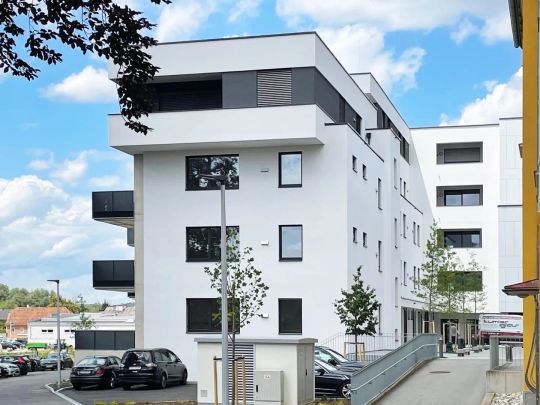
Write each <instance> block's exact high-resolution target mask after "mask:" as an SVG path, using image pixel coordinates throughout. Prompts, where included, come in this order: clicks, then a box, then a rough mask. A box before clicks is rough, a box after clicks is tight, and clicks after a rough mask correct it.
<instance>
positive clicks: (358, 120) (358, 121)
mask: <svg viewBox="0 0 540 405" xmlns="http://www.w3.org/2000/svg"><path fill="white" fill-rule="evenodd" d="M354 129H356V132H358V133H359V134H361V133H362V117H361V116H360V115H358V114H356V116H355V118H354Z"/></svg>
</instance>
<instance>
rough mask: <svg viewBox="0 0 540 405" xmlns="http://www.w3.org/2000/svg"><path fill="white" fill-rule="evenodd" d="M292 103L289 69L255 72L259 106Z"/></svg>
mask: <svg viewBox="0 0 540 405" xmlns="http://www.w3.org/2000/svg"><path fill="white" fill-rule="evenodd" d="M291 103H292V71H291V69H280V70H264V71H260V72H257V105H258V106H259V107H267V106H275V105H290V104H291Z"/></svg>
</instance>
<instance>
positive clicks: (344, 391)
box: [339, 382, 351, 398]
mask: <svg viewBox="0 0 540 405" xmlns="http://www.w3.org/2000/svg"><path fill="white" fill-rule="evenodd" d="M339 393H340V394H341V396H342V397H343V398H350V397H351V383H350V382H345V383H343V384H341V387H340V388H339Z"/></svg>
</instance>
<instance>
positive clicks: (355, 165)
mask: <svg viewBox="0 0 540 405" xmlns="http://www.w3.org/2000/svg"><path fill="white" fill-rule="evenodd" d="M352 169H353V170H354V172H355V173H356V172H357V171H358V168H357V159H356V156H354V155H353V157H352Z"/></svg>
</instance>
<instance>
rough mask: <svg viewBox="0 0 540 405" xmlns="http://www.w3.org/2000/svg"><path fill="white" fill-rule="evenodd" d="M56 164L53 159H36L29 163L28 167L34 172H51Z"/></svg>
mask: <svg viewBox="0 0 540 405" xmlns="http://www.w3.org/2000/svg"><path fill="white" fill-rule="evenodd" d="M53 164H54V160H53V158H52V154H51V157H50V158H49V159H34V160H32V161H30V163H28V167H29V168H30V169H32V170H49V169H50V168H51V167H52V165H53Z"/></svg>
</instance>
